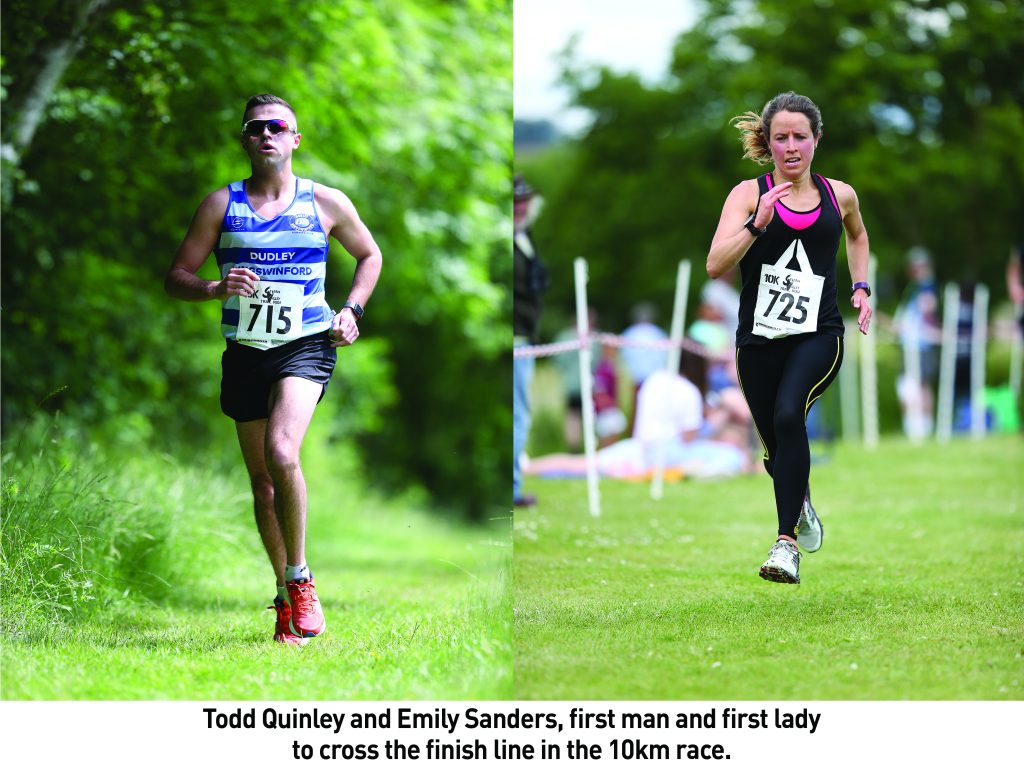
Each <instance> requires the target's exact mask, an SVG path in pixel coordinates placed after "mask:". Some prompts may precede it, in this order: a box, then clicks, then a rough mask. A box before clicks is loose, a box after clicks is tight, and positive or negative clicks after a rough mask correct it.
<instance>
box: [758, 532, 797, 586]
mask: <svg viewBox="0 0 1024 769" xmlns="http://www.w3.org/2000/svg"><path fill="white" fill-rule="evenodd" d="M760 573H761V579H766V580H768V581H769V582H788V583H791V584H800V551H799V550H798V549H797V546H796V545H794V544H793V543H792V542H790V541H789V540H787V539H780V540H779V541H778V542H776V543H775V544H774V545H772V549H771V550H769V551H768V560H767V561H765V562H764V565H763V566H762V567H761V572H760Z"/></svg>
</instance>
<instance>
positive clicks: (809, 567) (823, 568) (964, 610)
mask: <svg viewBox="0 0 1024 769" xmlns="http://www.w3.org/2000/svg"><path fill="white" fill-rule="evenodd" d="M1022 460H1024V442H1022V440H1021V438H1020V437H1019V436H1002V437H994V438H990V439H988V440H985V441H981V442H973V441H969V440H959V441H955V442H953V443H951V444H948V445H946V446H937V445H935V444H927V445H923V446H919V447H915V446H911V445H909V444H907V443H905V442H902V441H898V440H892V441H884V442H883V444H882V446H881V447H880V448H879V449H877V450H876V451H870V452H869V451H864V450H863V449H862V448H860V447H858V446H854V445H841V446H840V447H839V448H838V449H837V451H836V452H835V454H834V456H833V457H832V458H831V460H830V461H828V462H825V463H822V464H819V465H816V466H815V467H814V468H813V470H812V488H813V490H814V497H815V503H816V507H817V508H818V510H819V513H820V514H821V516H822V519H823V522H824V526H825V541H824V545H823V547H822V549H821V550H820V551H819V552H817V553H812V554H805V555H804V559H803V563H802V565H801V578H802V584H801V585H799V586H791V585H777V584H773V583H768V582H765V581H763V580H761V579H760V578H759V577H758V576H757V570H758V567H759V566H760V564H761V563H762V561H763V560H764V558H765V556H766V555H767V551H768V548H769V547H770V545H771V543H772V541H773V539H774V532H775V513H774V503H773V501H772V495H771V486H770V480H769V479H768V478H767V476H764V475H761V476H754V477H744V478H736V479H731V480H723V481H714V482H696V481H684V482H681V483H677V484H668V485H667V486H666V493H665V497H664V499H663V500H662V501H660V502H654V501H652V500H651V499H650V497H649V495H648V490H647V487H646V486H645V485H643V484H628V483H622V482H619V483H616V482H611V481H603V482H602V484H601V491H602V503H603V507H602V513H603V514H602V516H601V517H600V518H597V519H594V518H591V516H590V515H589V513H588V512H587V501H586V488H585V484H584V483H583V482H581V481H534V482H533V483H530V484H529V486H530V490H531V491H535V492H536V493H537V494H538V496H539V498H540V505H539V506H538V507H537V508H535V509H533V510H526V511H518V510H517V511H516V520H515V536H514V541H515V566H514V605H515V622H514V633H513V634H514V643H515V660H516V663H515V664H516V694H517V697H520V698H523V699H578V700H587V699H596V700H603V699H667V700H691V699H695V700H701V699H716V700H717V699H721V700H745V699H750V700H766V699H783V700H788V699H826V700H827V699H883V700H889V699H893V700H897V699H912V700H928V699H940V700H954V699H962V700H973V699H983V700H997V699H1021V697H1022V696H1024V495H1022V490H1024V482H1022V478H1021V476H1022V472H1021V468H1022V467H1024V461H1022Z"/></svg>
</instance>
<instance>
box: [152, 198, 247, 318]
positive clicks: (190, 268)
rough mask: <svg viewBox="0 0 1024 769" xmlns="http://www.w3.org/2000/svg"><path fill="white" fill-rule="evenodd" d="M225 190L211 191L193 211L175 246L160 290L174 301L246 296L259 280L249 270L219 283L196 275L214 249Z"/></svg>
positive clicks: (237, 270)
mask: <svg viewBox="0 0 1024 769" xmlns="http://www.w3.org/2000/svg"><path fill="white" fill-rule="evenodd" d="M228 196H229V195H228V189H227V187H224V188H223V189H219V190H217V191H216V192H211V193H210V194H209V195H207V196H206V198H205V199H204V200H203V202H202V203H200V204H199V208H197V209H196V213H195V215H194V216H193V217H192V223H191V224H189V227H188V232H187V233H185V238H184V240H182V241H181V245H180V246H178V251H177V253H176V254H175V255H174V261H173V262H172V263H171V267H170V269H169V270H168V271H167V276H166V277H165V278H164V290H165V291H166V292H167V293H168V295H170V296H172V297H174V298H175V299H183V300H185V301H186V302H201V301H204V300H207V299H220V300H223V299H225V298H227V297H228V296H232V295H236V294H237V295H246V296H248V295H249V294H250V293H251V292H252V291H253V289H255V288H256V283H257V282H258V280H259V278H258V277H257V275H256V274H255V273H253V272H252V271H250V270H247V269H244V268H240V267H236V268H234V269H232V270H231V271H230V272H229V273H228V276H227V277H226V278H224V279H223V280H220V281H216V280H203V279H202V278H199V277H198V276H197V275H196V273H197V272H199V268H200V267H202V266H203V262H205V261H206V258H207V257H208V256H209V255H210V253H211V252H212V251H213V249H214V248H215V247H216V246H217V239H218V238H219V237H220V223H221V219H223V217H224V211H225V209H226V208H227V205H228Z"/></svg>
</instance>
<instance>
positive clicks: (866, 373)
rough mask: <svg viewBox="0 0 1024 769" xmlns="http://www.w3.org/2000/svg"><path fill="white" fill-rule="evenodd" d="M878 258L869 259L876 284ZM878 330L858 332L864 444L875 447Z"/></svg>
mask: <svg viewBox="0 0 1024 769" xmlns="http://www.w3.org/2000/svg"><path fill="white" fill-rule="evenodd" d="M877 269H878V259H876V258H875V257H874V256H871V257H870V258H869V259H868V283H870V284H871V285H872V286H873V285H875V273H876V272H877ZM877 334H878V331H877V330H875V329H869V330H868V333H867V335H864V334H861V333H860V331H858V332H857V337H858V339H859V341H860V388H861V399H860V402H861V416H862V417H863V418H864V446H865V448H869V449H873V448H875V447H876V446H878V357H877V355H876V354H875V336H876V335H877Z"/></svg>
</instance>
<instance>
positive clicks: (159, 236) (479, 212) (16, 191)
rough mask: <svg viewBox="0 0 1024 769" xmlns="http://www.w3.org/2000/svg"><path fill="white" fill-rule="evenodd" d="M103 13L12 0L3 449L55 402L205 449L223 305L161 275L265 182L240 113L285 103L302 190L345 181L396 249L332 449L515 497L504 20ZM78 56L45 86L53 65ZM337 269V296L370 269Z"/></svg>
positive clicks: (339, 6) (170, 442)
mask: <svg viewBox="0 0 1024 769" xmlns="http://www.w3.org/2000/svg"><path fill="white" fill-rule="evenodd" d="M93 4H94V5H96V8H94V9H92V11H93V12H92V13H91V14H89V15H88V16H87V18H85V19H84V20H82V22H81V23H80V24H78V26H76V22H75V20H76V19H78V18H79V16H80V15H81V14H80V9H81V6H82V5H83V4H82V3H78V2H76V1H72V0H46V1H45V2H31V3H30V2H24V1H22V0H4V4H3V11H4V25H3V28H2V44H3V52H4V61H3V80H2V84H3V88H4V92H3V93H4V136H3V141H4V181H5V188H4V203H5V205H4V226H3V235H2V237H3V254H4V259H3V263H2V279H3V283H2V289H0V290H2V300H3V308H4V313H3V331H4V344H3V349H2V364H3V387H4V400H3V426H4V430H5V433H9V432H10V431H11V430H12V429H15V428H16V427H17V425H18V424H19V423H20V422H22V421H23V420H24V419H26V418H28V417H30V416H31V415H32V413H33V411H34V410H36V409H37V408H38V404H40V403H42V402H45V403H46V406H47V407H50V408H53V407H59V408H61V409H62V410H64V411H66V412H68V413H69V414H71V415H73V416H75V417H77V418H80V419H81V420H83V421H85V422H86V423H87V424H89V425H91V426H92V427H93V429H94V431H95V435H96V436H97V437H98V438H100V439H103V440H118V441H122V442H128V443H131V442H135V443H140V444H141V443H143V442H151V441H152V442H154V443H152V444H150V445H155V446H157V447H160V448H165V449H166V448H172V447H175V446H177V447H178V448H183V447H186V448H187V447H190V446H195V445H201V444H203V443H204V442H205V441H207V440H208V439H209V437H210V435H211V430H213V429H215V428H213V427H211V426H212V425H215V424H217V423H218V420H223V417H221V416H219V408H218V404H217V391H218V381H219V373H218V367H217V365H218V360H219V350H220V348H221V347H222V345H223V342H222V340H220V339H219V337H218V334H219V331H218V320H217V318H218V316H219V307H218V306H217V305H216V303H205V304H201V305H190V304H186V303H182V302H175V301H172V300H169V299H168V298H167V297H165V296H164V294H163V290H162V279H163V275H164V272H165V271H166V269H167V267H168V265H169V263H170V259H171V257H172V256H173V253H174V250H175V248H176V247H177V245H178V243H179V242H180V239H181V237H182V236H183V235H184V232H185V229H186V227H187V225H188V221H189V217H190V216H191V214H192V212H193V211H194V210H195V207H196V206H197V205H198V203H199V201H200V200H201V199H202V197H203V196H204V195H205V194H206V193H208V192H209V191H211V190H213V189H215V188H217V187H220V186H223V185H224V184H226V183H228V182H230V181H232V180H234V179H239V178H244V177H245V176H246V175H247V174H248V170H249V169H248V163H247V161H246V159H245V156H244V154H243V153H242V152H241V150H240V149H239V148H238V144H237V132H238V127H239V125H240V121H241V110H242V108H243V106H244V103H245V100H246V98H248V96H250V95H252V94H254V93H261V92H271V93H277V94H279V95H281V96H283V97H285V98H286V99H288V100H289V101H290V102H291V103H292V104H293V105H294V106H295V108H296V111H297V113H298V122H299V127H300V129H301V131H302V133H303V144H302V147H301V148H300V150H299V152H298V153H297V154H296V160H295V170H296V173H298V174H299V175H303V176H311V177H313V178H315V179H317V180H318V181H321V182H323V183H325V184H328V185H331V186H336V187H339V188H341V189H342V190H344V191H345V192H346V193H347V194H348V195H349V197H350V198H352V200H353V201H354V202H355V204H356V207H357V208H358V209H359V211H360V214H361V216H362V217H363V219H364V221H366V223H367V224H368V226H369V227H370V229H371V231H372V232H373V233H374V235H375V237H376V238H377V241H378V243H379V244H380V245H381V248H382V251H383V253H384V272H383V275H382V278H381V282H380V284H379V286H378V288H377V291H376V293H375V294H374V297H373V300H372V301H371V302H370V303H369V305H368V306H367V315H366V318H365V320H364V322H363V324H362V327H363V338H362V339H361V340H360V342H359V343H358V344H357V345H355V346H354V347H352V348H350V349H345V350H342V351H341V353H340V355H339V365H338V368H337V371H336V374H335V379H334V382H333V383H332V386H331V391H332V392H331V397H332V398H333V399H338V400H339V402H340V403H341V406H340V407H339V408H337V409H332V410H331V411H330V412H329V413H332V414H335V413H336V416H334V417H333V418H334V420H335V421H334V423H333V424H334V430H333V432H334V434H335V435H336V437H337V438H338V439H339V440H344V441H346V442H351V443H355V444H356V445H357V446H358V447H359V450H360V452H361V453H362V455H363V458H364V460H365V465H366V467H367V469H368V476H369V477H370V478H371V479H377V480H380V481H381V482H382V483H386V484H388V485H390V486H391V487H405V486H407V485H410V484H412V485H422V486H424V487H425V488H427V489H428V490H429V491H430V492H431V494H432V495H433V497H434V499H435V500H436V501H437V502H439V503H440V504H442V505H444V506H446V507H448V508H450V509H462V510H463V511H465V512H466V513H468V514H470V515H472V516H476V517H479V516H482V515H484V514H485V511H486V510H487V508H488V507H493V506H497V505H505V504H507V503H506V500H505V497H506V496H507V491H508V482H507V475H508V473H507V472H506V468H507V467H508V466H509V464H510V462H511V457H510V453H511V451H510V441H507V440H505V439H504V436H506V435H508V434H509V432H508V430H509V424H508V423H509V421H510V417H509V415H508V403H509V402H510V397H509V393H508V392H507V389H508V388H507V383H508V382H509V381H510V379H511V377H510V364H509V363H508V362H507V361H506V360H505V358H507V355H506V352H507V350H506V347H507V344H506V343H507V337H508V333H509V332H508V328H509V326H508V319H509V317H510V298H509V292H508V291H507V290H506V286H507V285H509V282H510V281H509V275H508V267H507V264H508V262H509V260H508V259H507V254H506V252H507V248H506V246H507V243H508V240H509V235H510V225H509V222H508V219H509V217H508V208H509V206H508V205H507V201H508V199H509V194H508V190H509V179H510V175H511V171H510V167H511V148H512V141H511V138H512V137H511V133H512V125H511V124H512V120H511V3H510V2H507V0H506V1H504V2H485V1H484V0H462V1H460V2H428V3H418V2H413V0H398V1H397V2H389V3H375V2H372V1H371V0H362V1H361V2H351V3H313V4H306V5H302V6H295V5H293V4H290V3H272V4H269V5H263V6H259V7H256V6H252V5H246V4H239V3H233V2H230V1H229V0H172V1H171V2H128V0H120V1H118V0H109V1H108V2H96V1H95V0H94V2H93ZM69 39H70V40H73V41H76V43H77V44H76V45H75V46H72V47H71V50H72V56H71V57H70V58H69V59H68V60H67V61H66V62H64V64H65V68H64V70H63V72H62V74H61V77H60V78H59V81H58V82H57V83H56V84H54V85H53V87H52V88H51V89H50V90H47V87H46V83H45V78H42V77H41V76H40V72H41V71H42V70H43V69H44V68H45V56H43V55H42V54H41V52H45V51H47V50H51V49H53V48H54V47H55V46H59V45H61V44H63V43H66V42H67V41H68V40H69ZM33 96H34V97H35V98H36V102H38V100H39V99H40V98H42V100H43V102H44V105H45V108H44V110H43V113H42V118H41V120H40V121H39V123H38V125H37V126H36V128H35V130H34V133H33V136H32V138H31V140H30V142H29V143H28V144H25V145H24V146H19V145H18V144H17V136H15V134H14V132H13V129H14V127H15V126H16V125H18V122H19V121H18V119H19V118H20V117H21V116H22V115H24V114H25V112H26V110H27V109H28V106H27V105H30V104H31V103H33V102H32V98H30V97H33ZM332 258H333V262H332V269H331V274H330V275H329V278H330V282H329V284H328V296H329V297H334V299H333V301H334V303H335V305H337V304H340V301H341V299H343V298H344V295H345V292H346V291H347V288H348V284H349V281H350V279H351V267H352V260H351V259H349V258H348V257H347V255H345V254H344V253H343V252H342V251H341V249H340V248H339V249H338V253H337V254H334V255H333V257H332ZM211 261H212V260H211ZM204 270H205V271H206V272H204V273H202V274H203V275H205V276H206V277H214V276H215V274H216V271H215V269H214V266H213V265H211V264H210V263H208V264H207V265H206V266H205V267H204Z"/></svg>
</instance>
